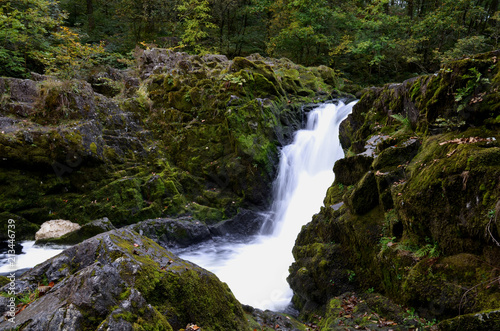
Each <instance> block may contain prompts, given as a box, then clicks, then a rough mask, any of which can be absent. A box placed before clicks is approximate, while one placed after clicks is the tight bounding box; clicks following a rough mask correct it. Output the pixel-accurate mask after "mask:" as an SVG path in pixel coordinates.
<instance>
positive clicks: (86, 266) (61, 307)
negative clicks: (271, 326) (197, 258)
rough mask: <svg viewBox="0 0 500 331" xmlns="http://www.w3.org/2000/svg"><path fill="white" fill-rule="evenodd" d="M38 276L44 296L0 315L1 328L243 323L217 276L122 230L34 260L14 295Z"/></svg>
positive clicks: (234, 326)
mask: <svg viewBox="0 0 500 331" xmlns="http://www.w3.org/2000/svg"><path fill="white" fill-rule="evenodd" d="M40 282H53V283H54V284H51V288H50V290H49V291H47V292H46V293H45V294H44V295H43V296H36V295H35V296H34V297H33V300H31V301H30V302H29V303H28V304H27V305H26V306H25V308H24V309H23V310H22V311H19V312H18V314H17V315H16V318H15V323H14V324H13V323H11V322H9V321H6V320H2V321H1V322H0V330H7V329H10V328H16V327H20V326H21V325H22V327H23V329H24V330H48V331H50V330H61V329H66V328H67V329H71V330H87V329H92V330H95V329H99V330H101V329H102V330H107V329H114V328H115V327H116V328H117V329H120V330H127V329H132V327H134V325H137V324H140V325H141V326H142V327H144V328H147V327H153V326H154V327H156V328H160V329H164V330H172V329H175V330H178V329H180V328H183V327H185V326H186V325H187V324H188V323H196V324H197V325H199V326H200V327H202V328H206V329H217V330H246V329H248V328H249V327H248V324H247V320H246V318H245V316H244V312H243V309H242V307H241V305H240V304H239V303H238V302H237V301H236V299H235V298H234V296H233V295H232V293H231V292H230V290H229V289H228V288H227V286H226V285H225V284H223V283H221V282H220V281H219V280H218V279H217V277H216V276H214V275H213V274H212V273H210V272H208V271H206V270H203V269H201V268H200V267H198V266H196V265H194V264H191V263H189V262H187V261H184V260H181V259H180V258H178V257H177V256H175V255H174V254H172V253H170V252H168V251H166V250H165V249H163V248H161V247H160V246H158V245H157V244H156V243H154V242H152V241H151V240H150V239H147V238H145V237H143V236H141V235H139V234H138V233H136V232H133V231H131V230H128V229H121V230H113V231H110V232H106V233H103V234H100V235H98V236H96V237H93V238H91V239H88V240H86V241H84V242H82V243H81V244H79V245H76V246H73V247H71V248H69V249H67V250H65V251H63V252H62V253H61V254H59V255H57V256H55V257H54V258H52V259H50V260H48V261H46V262H44V263H41V264H39V265H38V266H36V267H35V268H33V269H31V270H30V271H29V272H27V273H25V274H24V275H23V276H22V277H21V278H20V279H18V280H17V282H16V287H17V291H16V293H17V296H18V297H21V296H26V295H27V294H29V293H30V291H34V290H35V289H36V288H37V286H38V284H39V283H40ZM7 286H8V285H7ZM5 290H6V287H3V288H2V289H0V291H5Z"/></svg>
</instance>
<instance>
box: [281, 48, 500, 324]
mask: <svg viewBox="0 0 500 331" xmlns="http://www.w3.org/2000/svg"><path fill="white" fill-rule="evenodd" d="M498 54H499V53H498V51H497V52H491V53H487V54H480V55H478V56H475V57H471V58H468V59H464V60H459V61H455V62H451V63H449V64H447V65H446V66H444V67H443V68H442V69H441V70H440V71H439V72H438V73H436V74H435V75H429V76H422V77H416V78H413V79H411V80H408V81H405V82H403V83H402V84H389V85H386V86H383V87H377V88H370V89H367V90H364V91H363V92H362V95H361V98H360V100H359V102H358V103H357V104H356V105H355V106H354V108H353V113H352V114H351V115H350V116H348V118H347V119H346V120H345V121H344V122H343V123H342V124H341V130H340V135H341V143H342V145H343V148H344V149H345V151H346V154H347V155H348V156H349V157H347V158H346V159H345V160H343V161H339V162H337V164H336V165H335V168H334V170H335V173H336V175H337V173H338V178H337V179H336V180H335V182H334V183H333V184H332V186H331V187H330V188H329V189H328V191H327V196H326V198H325V200H324V207H323V208H322V209H321V211H320V213H319V214H317V215H315V216H314V217H313V219H312V221H311V223H310V224H308V225H307V226H305V227H303V229H302V231H301V233H300V234H299V236H298V238H297V241H296V244H295V248H294V250H293V252H294V257H295V259H296V261H295V263H294V264H293V265H292V267H291V269H290V271H291V273H290V276H289V278H288V280H289V282H290V284H291V287H292V289H293V290H294V293H295V296H294V299H293V300H294V303H296V305H297V307H298V308H299V309H301V313H302V314H303V316H312V315H313V314H315V313H318V312H320V313H321V312H323V313H325V312H327V311H328V307H329V306H328V305H329V303H330V300H331V298H333V297H335V296H339V295H341V294H342V293H343V291H344V290H345V289H346V287H350V288H351V289H353V290H355V291H357V292H364V291H368V290H371V291H373V290H375V291H377V292H379V293H381V295H383V296H386V297H388V298H390V299H392V300H394V301H395V302H396V303H398V304H401V305H403V306H407V307H412V309H414V312H415V314H418V315H419V316H423V317H425V318H428V319H429V320H433V319H436V320H439V321H442V322H441V323H440V324H439V325H440V326H442V327H443V329H450V328H451V327H454V328H459V329H461V326H459V325H460V324H459V323H461V322H460V321H462V322H463V323H464V325H467V327H469V326H470V328H471V329H472V330H475V329H480V328H481V326H482V324H481V323H484V326H487V325H490V324H489V323H494V322H495V321H496V317H495V316H496V315H495V313H494V312H495V311H497V310H498V308H499V307H500V300H499V299H500V287H499V282H498V280H499V265H500V244H499V242H500V226H499V224H500V222H499V221H498V218H499V217H500V216H499V214H500V207H499V206H500V202H499V197H500V181H499V178H500V167H499V165H500V163H499V162H500V159H499V158H498V156H499V153H498V151H499V148H500V145H499V141H498V139H499V138H500V136H499V132H500V126H499V123H498V121H497V117H498V116H500V104H499V103H498V100H499V97H500V93H499V89H500V79H499V75H500V65H499V64H498V61H497V57H498ZM380 137H384V139H379V138H380ZM368 149H369V150H370V153H369V154H370V155H372V156H373V162H372V163H371V164H370V165H368V164H364V163H361V162H360V160H365V159H364V155H367V151H368ZM366 163H368V162H366ZM353 174H354V175H353ZM351 180H352V181H351ZM346 184H349V185H351V186H348V187H345V185H346ZM327 245H332V246H333V247H336V250H338V252H336V254H331V252H330V251H329V250H324V249H317V247H327ZM303 252H308V253H307V254H304V253H303ZM301 271H303V272H301ZM305 275H307V277H305ZM326 279H331V280H332V281H333V282H335V287H338V289H339V290H338V291H335V290H332V287H328V286H326V283H325V280H326ZM335 287H333V288H335ZM320 289H324V292H325V294H326V295H324V296H317V295H315V293H317V291H318V290H320ZM325 289H326V290H325ZM488 312H492V314H491V316H492V318H491V319H490V318H489V317H488V318H487V317H486V316H490V315H488ZM462 315H463V318H460V317H459V316H462Z"/></svg>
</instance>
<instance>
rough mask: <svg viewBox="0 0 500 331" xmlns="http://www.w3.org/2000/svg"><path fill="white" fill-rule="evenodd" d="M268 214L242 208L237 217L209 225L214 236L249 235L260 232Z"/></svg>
mask: <svg viewBox="0 0 500 331" xmlns="http://www.w3.org/2000/svg"><path fill="white" fill-rule="evenodd" d="M265 220H266V216H265V215H263V214H261V213H258V212H254V211H251V210H242V211H240V212H239V213H238V215H236V216H235V217H233V218H231V219H228V220H225V221H222V222H220V223H217V224H215V225H213V226H210V227H209V230H210V233H211V234H212V235H214V236H224V235H241V236H248V235H254V234H257V233H259V231H260V229H261V228H262V225H263V224H264V222H265Z"/></svg>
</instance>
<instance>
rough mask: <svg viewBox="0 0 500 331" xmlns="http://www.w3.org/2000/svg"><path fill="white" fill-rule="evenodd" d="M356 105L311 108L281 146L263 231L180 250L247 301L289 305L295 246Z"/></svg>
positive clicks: (328, 178)
mask: <svg viewBox="0 0 500 331" xmlns="http://www.w3.org/2000/svg"><path fill="white" fill-rule="evenodd" d="M354 104H355V102H352V103H350V104H348V105H345V104H343V103H342V102H340V103H339V104H338V105H335V104H324V105H322V106H320V107H318V108H316V109H315V110H313V111H311V112H310V113H309V114H308V119H307V125H306V128H305V129H303V130H299V131H298V132H296V134H295V138H294V141H293V143H292V144H290V145H288V146H285V147H284V148H283V149H282V150H281V156H280V164H279V168H278V176H277V178H276V181H275V183H274V192H273V194H274V197H273V201H274V202H273V205H272V208H271V210H270V211H269V212H268V213H267V215H268V220H267V221H266V222H265V223H264V225H263V228H262V234H261V235H258V236H252V237H249V238H245V239H235V238H229V237H222V238H216V239H215V240H214V241H210V242H205V243H202V244H200V245H196V246H191V247H189V248H187V249H184V250H182V251H178V252H177V254H178V255H179V256H180V257H181V258H183V259H186V260H190V261H192V262H194V263H196V264H198V265H200V266H201V267H203V268H205V269H208V270H210V271H212V272H213V273H215V274H216V275H217V276H218V277H219V278H220V279H221V280H222V281H224V282H226V283H227V284H228V285H229V287H230V288H231V290H232V291H233V293H234V295H235V296H236V298H237V299H238V300H239V301H240V302H241V303H243V304H248V305H251V306H253V307H256V308H260V309H270V310H274V311H282V310H284V309H285V308H287V307H288V306H289V305H290V301H291V298H292V290H291V289H290V287H289V285H288V283H287V281H286V277H287V276H288V267H289V266H290V265H291V264H292V262H293V256H292V248H293V245H294V244H295V239H296V237H297V235H298V233H299V232H300V229H301V227H302V226H303V225H305V224H307V223H308V222H310V221H311V217H312V216H313V215H314V214H315V213H317V212H319V210H320V207H321V206H322V205H323V199H324V197H325V196H326V191H327V189H328V187H330V185H331V184H332V182H333V180H334V174H333V171H332V168H333V165H334V164H335V161H336V160H338V159H340V158H342V157H344V153H343V151H342V148H341V146H340V142H339V138H338V136H339V131H338V130H339V125H340V122H342V120H343V119H345V118H346V117H347V115H348V114H349V113H350V112H351V110H352V107H353V106H354Z"/></svg>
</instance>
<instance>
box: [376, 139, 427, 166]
mask: <svg viewBox="0 0 500 331" xmlns="http://www.w3.org/2000/svg"><path fill="white" fill-rule="evenodd" d="M420 145H421V144H420V141H419V140H417V139H414V138H412V139H408V140H406V141H404V142H402V143H401V144H400V145H397V146H391V147H389V148H386V149H384V150H383V151H382V152H381V153H380V154H379V155H378V156H377V157H376V158H375V160H374V161H373V164H372V167H373V169H374V170H386V169H391V168H392V169H394V167H398V166H403V165H405V164H407V163H408V162H410V161H411V160H412V159H413V158H414V157H415V155H417V152H418V149H419V148H420Z"/></svg>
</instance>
